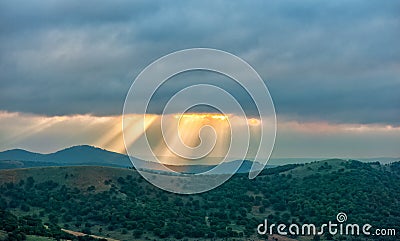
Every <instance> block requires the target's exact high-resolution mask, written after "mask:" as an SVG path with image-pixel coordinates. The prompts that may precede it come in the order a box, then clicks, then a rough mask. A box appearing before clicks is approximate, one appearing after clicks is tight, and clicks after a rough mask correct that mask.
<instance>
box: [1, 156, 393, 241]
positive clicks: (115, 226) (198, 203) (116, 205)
mask: <svg viewBox="0 0 400 241" xmlns="http://www.w3.org/2000/svg"><path fill="white" fill-rule="evenodd" d="M399 197H400V163H393V164H390V165H381V164H379V163H362V162H358V161H344V160H339V159H332V160H326V161H320V162H313V163H309V164H301V165H285V166H279V167H275V168H269V169H265V170H264V171H263V172H262V173H261V175H260V176H258V177H256V178H255V179H252V180H249V179H248V178H247V175H245V174H236V175H234V176H233V177H232V178H231V179H230V180H229V181H228V182H226V183H225V184H223V185H222V186H220V187H218V188H216V189H214V190H211V191H209V192H206V193H202V194H197V195H177V194H172V193H168V192H165V191H162V190H160V189H158V188H156V187H154V186H152V185H151V184H149V183H147V182H146V181H144V179H143V178H142V177H141V176H140V175H139V174H138V173H137V172H136V171H135V170H131V169H126V168H125V169H121V168H111V167H94V166H77V167H50V168H49V167H40V168H28V169H14V170H1V171H0V210H1V209H3V210H5V211H7V212H11V213H12V214H13V215H15V216H16V217H18V218H19V219H23V218H24V217H25V218H26V217H27V215H28V217H32V218H36V219H39V220H41V221H42V222H43V223H47V224H49V225H53V226H57V227H60V228H65V229H68V230H73V231H78V232H83V233H87V234H95V235H98V236H102V237H112V238H114V239H117V240H154V239H155V240H159V239H168V240H181V239H188V240H233V239H235V240H251V239H252V240H257V239H264V238H265V236H263V237H259V236H258V235H257V232H256V228H257V226H258V224H260V223H262V222H263V220H264V219H268V222H270V223H284V224H287V225H289V224H291V223H299V224H302V223H314V224H316V225H320V224H322V223H327V222H329V221H335V220H336V215H337V214H338V213H339V212H344V213H346V214H347V215H348V222H350V223H360V224H363V223H369V224H371V225H372V226H373V228H395V229H396V230H400V229H399V228H400V212H399V210H400V202H399ZM1 229H2V228H1V227H0V230H1ZM20 231H21V230H20ZM21 232H22V231H21ZM31 234H32V233H31ZM398 234H399V233H397V236H392V237H391V236H387V237H382V236H381V237H374V236H370V237H365V236H363V237H362V239H359V240H399V238H400V237H399V236H398ZM270 238H272V237H270ZM274 238H276V239H277V240H289V239H288V238H291V239H292V240H293V239H294V240H311V239H314V240H317V239H320V240H332V238H333V239H335V240H358V239H354V238H355V237H351V236H335V237H331V236H329V235H321V236H319V235H315V236H293V235H292V236H290V237H281V236H276V235H274Z"/></svg>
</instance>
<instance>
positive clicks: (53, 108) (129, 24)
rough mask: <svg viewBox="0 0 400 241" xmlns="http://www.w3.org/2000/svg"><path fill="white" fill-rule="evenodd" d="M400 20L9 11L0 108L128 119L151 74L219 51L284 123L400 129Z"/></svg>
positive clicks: (347, 5) (345, 13) (264, 9)
mask: <svg viewBox="0 0 400 241" xmlns="http://www.w3.org/2000/svg"><path fill="white" fill-rule="evenodd" d="M399 13H400V2H399V1H330V2H319V1H258V2H256V1H251V3H245V2H244V1H243V2H240V3H239V2H233V1H201V2H200V1H198V2H195V1H182V2H180V1H174V2H169V3H168V2H166V1H161V2H156V1H152V2H149V1H135V2H131V1H108V2H106V1H104V2H103V1H32V2H30V1H14V0H13V1H1V2H0V73H1V77H0V78H1V79H0V110H3V111H9V112H29V113H36V114H44V115H50V116H51V115H70V114H88V113H89V114H94V115H118V114H120V113H121V112H122V106H123V101H124V99H125V95H126V93H127V91H128V89H129V87H130V85H131V83H132V81H133V79H134V78H135V77H136V75H137V74H138V73H139V72H140V71H141V70H142V69H143V68H144V67H145V66H147V65H148V64H150V63H151V62H152V61H154V60H156V59H157V58H159V57H161V56H163V55H165V54H168V53H171V52H173V51H176V50H181V49H185V48H192V47H210V48H217V49H221V50H225V51H228V52H231V53H233V54H235V55H237V56H239V57H241V58H243V59H244V60H246V61H247V62H248V63H250V64H251V65H252V66H253V67H254V68H255V69H256V71H257V72H258V73H259V74H260V75H261V77H262V78H263V79H264V80H265V82H266V84H267V85H268V87H269V90H270V93H271V95H272V98H273V99H274V102H275V107H276V111H277V114H278V115H279V116H280V117H281V118H283V119H286V120H295V121H314V122H315V121H327V122H333V123H367V124H368V123H374V124H390V125H395V126H399V125H400V47H399V46H400V45H399V44H398V41H399V39H400V14H399ZM165 91H167V92H168V90H165ZM161 96H162V95H161Z"/></svg>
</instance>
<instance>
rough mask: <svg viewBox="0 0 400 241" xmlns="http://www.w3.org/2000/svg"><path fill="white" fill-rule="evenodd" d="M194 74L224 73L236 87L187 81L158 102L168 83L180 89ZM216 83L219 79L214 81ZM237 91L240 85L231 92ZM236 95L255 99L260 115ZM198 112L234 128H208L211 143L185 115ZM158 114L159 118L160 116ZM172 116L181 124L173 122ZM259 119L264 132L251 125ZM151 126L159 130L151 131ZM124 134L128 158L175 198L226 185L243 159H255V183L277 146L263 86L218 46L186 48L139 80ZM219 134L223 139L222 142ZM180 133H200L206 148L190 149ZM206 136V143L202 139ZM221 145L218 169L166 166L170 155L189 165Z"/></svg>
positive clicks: (128, 101)
mask: <svg viewBox="0 0 400 241" xmlns="http://www.w3.org/2000/svg"><path fill="white" fill-rule="evenodd" d="M192 71H205V72H209V73H212V74H214V75H216V76H220V75H221V76H225V77H226V78H228V79H230V82H229V84H226V85H224V86H222V85H217V82H214V83H213V82H202V81H199V82H190V81H188V79H185V82H182V83H185V84H184V85H183V87H182V89H179V90H178V91H177V92H174V93H171V94H167V92H168V93H170V92H171V91H164V92H163V95H162V98H160V97H159V96H158V97H157V93H158V92H160V89H162V87H163V86H164V85H166V84H167V83H169V84H171V83H172V82H173V85H170V86H178V85H177V84H178V83H179V81H178V83H177V82H174V81H177V79H174V77H175V76H178V75H181V74H188V73H190V72H192ZM187 78H188V77H187ZM211 79H213V80H214V81H217V80H218V78H216V79H214V77H213V78H211ZM211 79H210V80H211ZM186 85H187V86H186ZM235 86H236V87H237V88H233V87H235ZM233 90H235V91H233ZM236 92H238V93H239V92H240V93H242V95H241V96H248V97H247V98H250V99H251V101H250V102H253V105H254V106H253V109H254V113H255V114H254V116H251V115H250V114H249V113H246V110H248V106H247V104H248V103H247V102H246V103H247V104H246V103H243V102H244V101H243V100H242V99H243V98H239V97H238V95H237V93H236ZM205 93H207V94H205ZM235 93H236V94H235ZM155 99H163V100H166V101H165V102H166V103H164V102H155ZM161 103H162V104H161ZM151 106H153V108H154V106H157V109H158V111H154V110H152V108H150V107H151ZM196 107H199V108H208V109H213V110H215V111H216V112H218V113H219V114H220V116H223V120H224V121H226V122H228V124H229V125H227V126H229V127H228V128H226V129H223V130H222V131H221V123H219V124H220V125H219V128H218V127H216V126H217V125H216V126H213V125H210V124H207V123H202V127H205V128H204V131H205V130H207V129H208V130H210V129H213V134H214V135H213V134H212V133H211V132H210V134H209V135H207V137H209V138H208V139H207V138H205V136H202V132H203V128H200V129H199V132H198V133H195V131H194V130H195V128H194V126H196V125H197V124H199V122H195V121H194V119H191V120H189V121H187V117H189V116H191V115H188V113H189V112H190V110H191V109H193V108H196ZM154 113H158V114H159V117H155V116H154ZM170 114H173V115H174V116H175V117H176V119H171V118H169V115H170ZM231 114H234V117H232V120H231V118H225V117H229V116H230V115H231ZM135 115H136V116H138V115H139V116H140V118H136V117H135ZM175 120H179V121H175ZM252 120H253V121H252ZM254 120H256V122H257V123H260V125H259V126H260V127H259V128H258V129H252V128H251V127H252V126H251V124H252V123H254ZM181 124H182V125H181ZM151 126H156V127H157V129H155V128H152V129H150V127H151ZM122 131H123V137H124V143H125V147H126V151H127V153H128V155H129V158H130V160H131V162H132V164H133V166H134V167H135V168H136V170H137V171H138V172H139V174H141V175H142V176H143V177H144V178H145V179H146V180H147V181H149V182H150V183H151V184H153V185H154V186H156V187H159V188H161V189H163V190H166V191H169V192H173V193H179V194H194V193H202V192H206V191H209V190H211V189H213V188H216V187H218V186H219V185H222V184H223V183H224V182H225V181H227V180H228V179H229V178H230V177H231V176H233V175H234V174H235V173H236V171H237V170H238V169H239V168H240V166H241V164H242V161H239V162H233V161H234V160H248V159H253V160H254V161H256V162H257V163H256V162H254V163H253V164H252V166H251V168H250V170H249V178H250V179H253V178H255V177H256V176H257V175H258V174H260V173H261V171H262V170H263V169H264V167H265V166H266V164H267V161H268V160H269V157H270V155H271V153H272V149H273V146H274V143H275V136H276V115H275V107H274V104H273V101H272V97H271V95H270V93H269V90H268V88H267V86H266V84H265V82H264V81H263V79H262V78H261V77H260V75H259V74H258V73H257V72H256V71H255V70H254V69H253V67H251V66H250V65H249V64H248V63H247V62H246V61H244V60H243V59H241V58H239V57H237V56H235V55H233V54H231V53H228V52H225V51H222V50H217V49H209V48H193V49H184V50H180V51H177V52H174V53H171V54H168V55H165V56H163V57H161V58H159V59H157V60H156V61H154V62H153V63H151V64H150V65H148V66H147V67H146V68H145V69H143V71H142V72H140V74H139V75H138V76H137V77H136V79H135V80H134V82H133V83H132V85H131V87H130V89H129V91H128V93H127V96H126V98H125V102H124V109H123V115H122ZM185 131H186V132H185ZM218 131H220V133H222V134H223V135H224V136H222V135H220V136H222V137H219V138H217V137H218V135H217V134H216V133H218ZM180 132H182V134H180ZM204 133H205V132H204ZM182 136H192V137H196V136H198V139H199V140H200V143H198V144H197V146H189V145H187V143H185V141H184V140H183V139H184V138H182ZM155 137H157V138H155ZM203 137H204V138H205V139H207V141H206V140H205V141H202V139H203ZM212 137H215V138H212ZM224 137H225V139H223V138H224ZM155 140H162V141H158V142H157V141H155ZM221 146H223V147H224V148H225V150H226V152H225V153H222V154H219V160H218V163H219V164H218V165H216V166H215V167H213V168H212V169H210V170H208V171H205V172H201V173H184V174H182V173H178V172H176V171H174V170H172V169H170V168H169V167H168V166H167V165H164V163H165V162H164V161H163V159H165V156H172V157H173V158H174V161H177V160H178V161H182V162H183V161H187V160H191V162H193V163H195V162H196V161H201V160H203V159H204V158H206V157H208V155H209V154H210V153H212V151H213V150H216V149H218V148H220V147H221ZM250 152H251V155H249V156H248V154H249V153H250ZM139 154H140V155H139ZM210 156H212V155H210ZM141 160H146V162H143V161H141ZM228 162H229V163H228ZM154 163H157V164H159V165H156V166H157V168H156V172H154V170H153V168H154V165H153V164H154ZM149 170H150V172H149Z"/></svg>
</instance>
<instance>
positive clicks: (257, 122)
mask: <svg viewBox="0 0 400 241" xmlns="http://www.w3.org/2000/svg"><path fill="white" fill-rule="evenodd" d="M247 123H249V125H251V126H258V125H260V124H261V121H260V120H259V119H256V118H250V119H247Z"/></svg>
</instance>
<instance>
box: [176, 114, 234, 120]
mask: <svg viewBox="0 0 400 241" xmlns="http://www.w3.org/2000/svg"><path fill="white" fill-rule="evenodd" d="M174 117H175V118H176V119H207V120H227V119H228V115H224V114H216V113H185V114H182V115H174Z"/></svg>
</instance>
